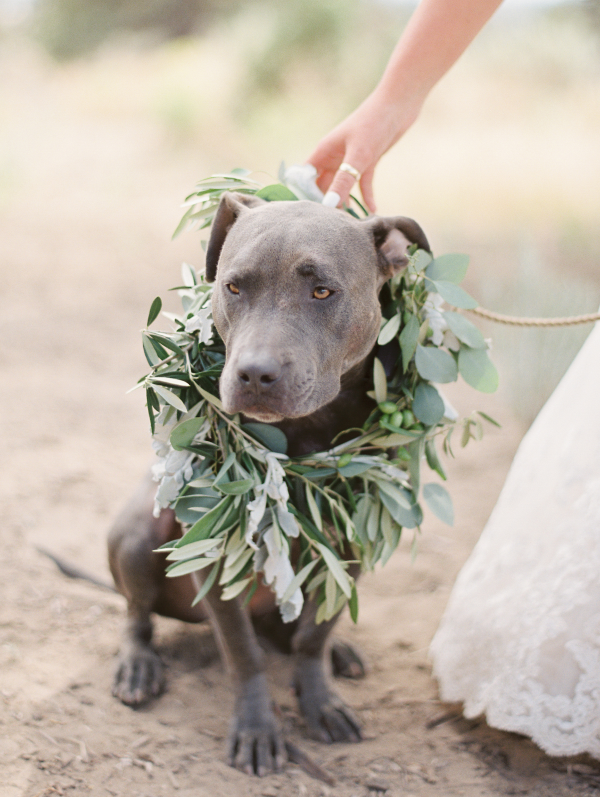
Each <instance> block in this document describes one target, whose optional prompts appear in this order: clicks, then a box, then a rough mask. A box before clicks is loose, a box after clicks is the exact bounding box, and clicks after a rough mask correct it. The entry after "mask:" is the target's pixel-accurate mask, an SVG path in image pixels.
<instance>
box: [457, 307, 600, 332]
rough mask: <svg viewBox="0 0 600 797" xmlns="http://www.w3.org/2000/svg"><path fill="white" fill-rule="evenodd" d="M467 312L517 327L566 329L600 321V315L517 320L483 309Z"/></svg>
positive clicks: (590, 314)
mask: <svg viewBox="0 0 600 797" xmlns="http://www.w3.org/2000/svg"><path fill="white" fill-rule="evenodd" d="M467 312H469V313H475V315H479V316H481V317H482V318H488V319H489V320H490V321H496V322H497V323H499V324H512V325H513V326H519V327H566V326H570V325H572V324H591V323H592V322H593V321H600V313H588V314H587V315H576V316H571V317H567V318H526V317H521V318H518V317H515V316H511V315H502V313H494V312H493V311H492V310H485V309H484V308H483V307H475V308H474V309H473V310H468V311H467Z"/></svg>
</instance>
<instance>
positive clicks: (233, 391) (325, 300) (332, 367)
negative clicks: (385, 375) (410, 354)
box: [206, 194, 429, 423]
mask: <svg viewBox="0 0 600 797" xmlns="http://www.w3.org/2000/svg"><path fill="white" fill-rule="evenodd" d="M412 243H416V244H418V245H419V247H420V248H423V249H427V250H429V245H428V243H427V239H426V238H425V235H424V233H423V231H422V230H421V228H420V227H419V225H418V224H417V223H416V222H414V221H412V220H411V219H407V218H404V217H402V216H399V217H393V218H377V217H375V218H372V219H368V220H365V221H358V220H356V219H354V218H353V217H351V216H350V215H349V214H348V213H346V212H344V211H341V210H335V209H332V208H326V207H323V206H322V205H319V204H318V203H315V202H307V201H297V202H265V201H264V200H261V199H259V198H257V197H254V196H246V195H243V194H224V195H223V198H222V199H221V203H220V205H219V209H218V211H217V214H216V217H215V220H214V223H213V229H212V234H211V238H210V241H209V245H208V250H207V257H206V279H207V280H208V281H209V282H212V281H215V280H216V284H215V289H214V293H213V317H214V321H215V326H216V327H217V329H218V331H219V334H220V335H221V337H222V338H223V340H224V342H225V347H226V351H227V359H226V364H225V367H224V369H223V375H222V377H221V382H220V391H221V398H222V401H223V405H224V407H225V410H226V411H227V412H229V413H236V412H242V413H244V414H245V415H248V416H251V417H253V418H256V419H257V420H259V421H263V422H265V423H275V422H277V421H281V420H282V419H283V418H299V417H303V416H306V415H309V414H311V413H312V412H314V411H315V410H317V409H319V408H320V407H322V406H324V405H325V404H328V403H329V402H330V401H332V400H333V399H334V398H335V397H336V396H337V395H338V393H339V391H340V382H341V378H342V375H343V374H344V373H346V372H348V371H349V370H350V369H351V368H353V367H354V366H355V365H357V364H358V363H360V362H361V361H362V360H364V359H365V357H367V355H368V354H369V352H370V351H371V349H372V348H373V346H374V345H375V341H376V340H377V336H378V333H379V327H380V321H381V311H380V306H379V299H378V295H379V291H380V289H381V286H382V285H383V284H384V282H385V281H386V280H387V279H389V278H390V277H391V276H392V275H393V274H395V273H397V272H398V271H399V270H401V269H403V268H404V267H405V266H406V264H407V263H408V256H407V248H408V246H409V245H410V244H412Z"/></svg>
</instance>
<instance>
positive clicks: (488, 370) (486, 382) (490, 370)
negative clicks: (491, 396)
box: [458, 346, 499, 393]
mask: <svg viewBox="0 0 600 797" xmlns="http://www.w3.org/2000/svg"><path fill="white" fill-rule="evenodd" d="M458 370H459V373H460V375H461V376H462V378H463V379H464V380H465V382H466V383H467V384H468V385H471V387H474V388H475V389H476V390H481V392H482V393H493V392H494V391H495V390H496V388H497V387H498V381H499V379H498V371H497V370H496V368H495V366H494V364H493V363H492V361H491V360H490V358H489V357H488V353H487V351H486V349H471V348H469V347H468V346H461V347H460V351H459V352H458Z"/></svg>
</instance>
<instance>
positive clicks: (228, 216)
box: [204, 191, 265, 282]
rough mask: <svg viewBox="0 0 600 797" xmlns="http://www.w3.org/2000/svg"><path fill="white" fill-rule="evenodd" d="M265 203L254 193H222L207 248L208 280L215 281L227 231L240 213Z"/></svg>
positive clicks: (206, 274)
mask: <svg viewBox="0 0 600 797" xmlns="http://www.w3.org/2000/svg"><path fill="white" fill-rule="evenodd" d="M264 203H265V200H264V199H261V198H260V197H257V196H253V195H252V194H234V193H230V192H229V191H227V192H226V193H224V194H223V195H222V197H221V201H220V202H219V207H218V208H217V212H216V214H215V218H214V221H213V224H212V230H211V233H210V239H209V241H208V247H207V249H206V266H205V269H204V276H205V277H206V281H207V282H214V281H215V278H216V276H217V263H218V262H219V257H220V255H221V249H222V248H223V244H224V243H225V238H226V237H227V233H228V232H229V230H230V229H231V228H232V227H233V225H234V224H235V222H236V221H237V219H238V217H239V215H240V214H241V213H244V212H246V211H247V210H248V209H249V208H254V207H257V206H258V205H263V204H264Z"/></svg>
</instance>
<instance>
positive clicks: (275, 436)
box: [242, 423, 288, 454]
mask: <svg viewBox="0 0 600 797" xmlns="http://www.w3.org/2000/svg"><path fill="white" fill-rule="evenodd" d="M242 429H246V431H248V432H250V434H251V435H252V436H253V437H256V438H257V439H258V440H260V442H261V443H263V445H265V446H266V447H267V448H268V449H270V450H271V451H275V453H277V454H285V453H286V452H287V447H288V441H287V437H286V436H285V434H284V433H283V432H282V431H281V429H278V428H277V427H276V426H271V424H268V423H245V424H244V425H243V426H242Z"/></svg>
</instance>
